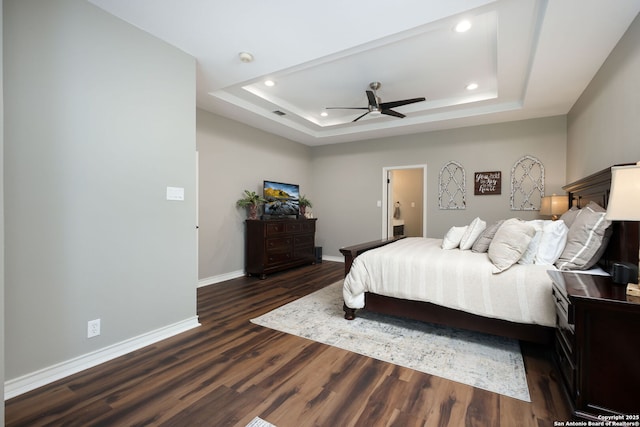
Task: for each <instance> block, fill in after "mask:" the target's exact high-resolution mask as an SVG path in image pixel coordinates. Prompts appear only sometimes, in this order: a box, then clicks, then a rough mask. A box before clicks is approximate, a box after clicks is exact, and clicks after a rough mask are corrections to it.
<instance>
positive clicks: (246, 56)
mask: <svg viewBox="0 0 640 427" xmlns="http://www.w3.org/2000/svg"><path fill="white" fill-rule="evenodd" d="M238 56H239V57H240V61H242V62H253V55H252V54H250V53H249V52H240V53H239V54H238Z"/></svg>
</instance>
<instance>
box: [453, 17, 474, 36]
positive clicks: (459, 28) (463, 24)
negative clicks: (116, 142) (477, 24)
mask: <svg viewBox="0 0 640 427" xmlns="http://www.w3.org/2000/svg"><path fill="white" fill-rule="evenodd" d="M470 28H471V22H469V21H467V20H466V19H465V20H464V21H460V22H458V24H457V25H456V26H455V28H454V29H455V30H456V32H458V33H464V32H466V31H469V29H470Z"/></svg>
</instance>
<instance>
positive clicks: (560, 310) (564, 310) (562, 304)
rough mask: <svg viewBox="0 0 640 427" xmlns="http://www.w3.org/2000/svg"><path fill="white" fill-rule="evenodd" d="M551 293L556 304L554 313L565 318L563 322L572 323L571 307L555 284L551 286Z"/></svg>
mask: <svg viewBox="0 0 640 427" xmlns="http://www.w3.org/2000/svg"><path fill="white" fill-rule="evenodd" d="M552 293H553V300H554V302H555V305H556V313H557V314H558V316H560V317H562V318H564V319H565V323H567V324H568V325H573V323H574V319H573V317H574V314H573V307H572V306H571V304H570V303H569V300H568V299H567V297H566V296H565V295H564V294H563V293H562V292H560V291H559V290H558V289H557V288H556V287H555V286H554V287H553V290H552Z"/></svg>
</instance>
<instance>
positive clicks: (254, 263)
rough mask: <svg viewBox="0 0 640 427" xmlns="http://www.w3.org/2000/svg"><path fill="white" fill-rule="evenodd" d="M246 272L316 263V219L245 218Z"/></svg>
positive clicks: (268, 271) (262, 274)
mask: <svg viewBox="0 0 640 427" xmlns="http://www.w3.org/2000/svg"><path fill="white" fill-rule="evenodd" d="M245 224H246V233H245V238H246V240H245V271H246V273H247V274H249V275H257V276H260V278H261V279H264V278H265V277H266V276H267V274H271V273H274V272H276V271H280V270H285V269H287V268H291V267H297V266H300V265H304V264H313V263H315V251H314V246H315V233H316V219H315V218H313V219H306V218H300V219H269V220H246V221H245Z"/></svg>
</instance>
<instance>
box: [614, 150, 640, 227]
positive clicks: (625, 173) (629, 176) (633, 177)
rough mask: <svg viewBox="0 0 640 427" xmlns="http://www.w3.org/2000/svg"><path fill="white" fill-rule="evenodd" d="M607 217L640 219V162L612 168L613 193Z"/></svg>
mask: <svg viewBox="0 0 640 427" xmlns="http://www.w3.org/2000/svg"><path fill="white" fill-rule="evenodd" d="M606 219H608V220H612V221H640V162H638V163H636V164H635V165H631V166H614V167H612V168H611V193H610V194H609V203H608V205H607V215H606Z"/></svg>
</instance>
